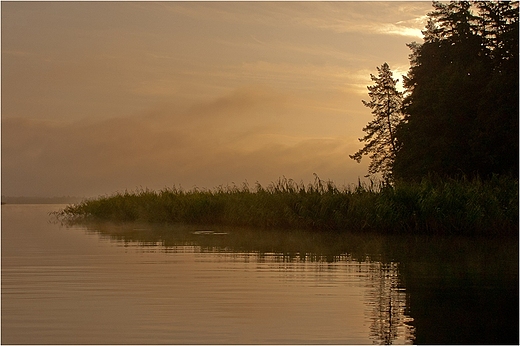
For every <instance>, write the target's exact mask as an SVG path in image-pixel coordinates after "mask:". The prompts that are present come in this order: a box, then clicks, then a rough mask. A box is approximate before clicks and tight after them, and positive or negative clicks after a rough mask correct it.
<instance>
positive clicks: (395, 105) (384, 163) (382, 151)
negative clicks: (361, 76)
mask: <svg viewBox="0 0 520 346" xmlns="http://www.w3.org/2000/svg"><path fill="white" fill-rule="evenodd" d="M377 71H378V76H374V75H373V74H371V75H370V78H372V81H374V82H375V85H372V86H369V87H367V88H368V91H369V93H368V95H369V96H370V101H369V102H367V101H364V100H363V104H364V105H365V106H366V107H369V108H370V109H372V114H373V115H374V119H373V120H372V121H371V122H369V123H368V124H367V126H365V127H364V128H363V131H365V132H366V133H367V134H366V135H365V137H363V138H360V139H359V141H360V142H366V144H365V146H364V147H363V148H362V149H360V150H359V151H358V152H356V153H355V154H354V155H350V158H352V159H354V160H356V161H357V162H360V161H361V158H362V157H363V155H368V154H370V159H371V162H370V165H369V167H368V172H369V173H370V174H375V173H378V172H381V173H382V174H383V179H384V180H389V179H390V178H391V175H392V164H393V161H394V156H395V153H396V152H397V149H398V148H397V143H396V139H395V128H396V126H397V125H398V124H399V123H400V122H401V121H402V115H401V107H402V98H403V95H402V93H401V92H399V91H397V89H396V83H397V82H398V80H394V79H393V78H392V71H391V70H390V67H389V66H388V64H387V63H386V62H385V63H384V64H383V65H381V67H378V68H377Z"/></svg>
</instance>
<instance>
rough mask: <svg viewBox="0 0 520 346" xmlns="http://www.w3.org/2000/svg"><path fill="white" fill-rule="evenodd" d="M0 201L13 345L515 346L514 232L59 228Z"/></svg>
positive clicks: (30, 209) (42, 212)
mask: <svg viewBox="0 0 520 346" xmlns="http://www.w3.org/2000/svg"><path fill="white" fill-rule="evenodd" d="M60 207H62V206H59V205H3V206H2V324H1V326H2V327H1V328H2V343H4V344H20V343H22V344H49V343H52V344H63V343H66V344H85V343H87V344H96V343H97V344H99V343H102V344H113V343H119V344H164V343H166V344H194V343H195V344H222V343H224V344H237V343H238V344H250V343H260V344H309V343H312V344H329V343H335V344H372V343H378V344H390V343H395V344H403V343H405V344H406V343H416V344H438V343H449V344H457V343H464V344H481V343H488V344H497V343H499V344H500V343H513V344H517V343H518V333H519V327H518V323H519V320H518V312H519V311H518V239H465V238H453V237H451V238H448V237H445V238H440V237H436V238H425V237H395V236H394V237H383V236H377V235H355V234H334V233H326V232H303V231H265V230H247V229H236V228H225V227H218V228H215V227H207V226H206V227H202V226H198V227H196V226H186V225H176V226H171V225H170V226H157V225H155V226H152V225H147V224H128V225H109V224H96V225H94V224H90V225H84V226H74V227H64V226H62V225H60V224H58V223H52V222H49V221H50V220H51V218H50V217H49V215H48V213H49V212H50V211H55V210H58V209H60Z"/></svg>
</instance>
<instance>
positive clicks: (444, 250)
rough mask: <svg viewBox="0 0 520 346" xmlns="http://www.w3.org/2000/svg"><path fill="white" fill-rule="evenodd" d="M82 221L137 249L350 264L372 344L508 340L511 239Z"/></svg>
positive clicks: (512, 301)
mask: <svg viewBox="0 0 520 346" xmlns="http://www.w3.org/2000/svg"><path fill="white" fill-rule="evenodd" d="M88 228H89V229H91V230H95V232H96V233H99V234H100V235H101V236H102V237H107V238H109V239H110V240H111V241H113V240H118V241H121V242H123V244H126V245H129V244H131V243H133V244H134V246H136V245H135V244H137V246H140V247H142V248H141V249H143V251H148V250H145V248H144V247H146V246H148V248H150V247H155V250H152V251H164V252H175V251H186V246H192V247H193V248H192V249H191V250H192V251H198V252H225V253H249V254H254V256H253V257H254V258H255V259H252V258H251V257H247V260H248V261H250V260H257V261H265V260H266V258H269V259H268V260H269V261H283V262H293V261H294V262H314V261H324V262H345V261H346V262H352V263H353V264H354V263H358V264H359V266H358V269H357V270H358V273H359V275H361V276H363V277H364V278H368V279H369V280H368V284H367V285H368V287H367V292H368V293H367V295H366V297H365V302H366V304H367V307H368V310H367V316H366V318H367V320H369V321H370V338H371V339H372V340H373V343H374V344H393V343H418V344H437V343H452V344H474V343H494V342H493V341H500V342H498V343H513V344H517V343H518V328H519V327H518V239H491V238H485V239H477V238H464V237H433V238H432V237H430V238H429V237H419V236H409V237H404V236H402V237H401V236H383V235H375V234H350V233H334V232H332V233H331V232H307V231H300V230H295V231H289V230H252V229H243V228H241V229H232V228H224V227H219V228H218V229H215V230H214V232H215V233H220V235H211V234H210V233H209V232H208V233H200V232H199V233H197V230H198V229H199V230H200V228H197V227H196V226H187V225H176V226H171V225H170V226H153V229H151V228H152V226H150V225H144V226H143V225H141V226H139V225H137V226H136V225H132V224H128V225H107V224H97V225H89V226H88ZM223 233H225V234H223ZM157 245H160V246H159V247H157ZM348 267H349V269H348V270H352V269H353V268H355V266H350V265H349V266H348ZM459 292H472V295H468V294H465V295H461V294H459ZM463 296H464V297H466V298H467V299H466V300H468V302H466V303H465V300H464V299H461V297H463ZM475 297H476V298H475ZM468 309H469V310H471V311H472V312H471V313H469V314H468ZM500 311H506V312H507V313H500ZM490 312H491V314H492V315H493V316H491V317H490ZM457 316H459V317H460V316H464V320H465V321H466V323H464V324H461V321H460V318H459V317H457ZM493 321H498V322H497V323H494V322H493ZM439 326H443V327H442V328H441V329H438V327H439ZM436 328H437V329H436Z"/></svg>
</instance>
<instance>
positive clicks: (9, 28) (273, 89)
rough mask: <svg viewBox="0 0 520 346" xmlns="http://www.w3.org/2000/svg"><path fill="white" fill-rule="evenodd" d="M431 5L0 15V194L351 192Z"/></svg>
mask: <svg viewBox="0 0 520 346" xmlns="http://www.w3.org/2000/svg"><path fill="white" fill-rule="evenodd" d="M431 9H432V8H431V2H395V1H387V2H349V1H346V2H2V3H1V30H2V35H1V48H2V53H1V59H2V61H1V62H2V70H1V82H2V95H1V96H2V97H1V111H2V122H1V126H2V127H1V144H2V150H1V154H2V157H1V164H2V195H4V196H38V197H51V196H80V197H96V196H99V195H110V194H112V193H115V192H122V191H125V190H128V191H134V190H136V189H141V188H143V189H146V188H147V189H153V190H160V189H163V188H169V187H173V186H176V187H182V188H183V189H185V190H190V189H193V188H195V187H197V188H199V189H205V188H206V189H212V188H215V187H218V186H228V185H229V186H232V185H233V184H235V185H237V186H239V187H240V186H242V185H243V184H244V183H247V184H249V185H250V186H251V187H254V186H255V184H256V183H257V182H258V183H260V184H261V185H263V186H267V185H268V184H269V183H271V182H275V181H277V180H278V179H279V178H282V177H286V178H288V179H293V180H295V181H296V182H303V183H304V184H307V183H310V182H312V181H314V174H317V175H318V176H319V178H320V179H322V180H332V181H333V182H334V183H335V184H336V185H337V186H338V187H342V186H348V185H350V184H353V183H357V181H358V179H359V178H361V179H362V180H363V179H364V178H363V177H364V176H365V175H366V174H367V167H368V164H369V161H370V159H369V158H368V157H365V158H363V160H362V161H361V163H357V162H355V161H354V160H352V159H350V158H349V156H348V155H349V154H354V153H355V152H356V151H357V150H358V149H360V148H361V147H362V146H363V143H361V142H360V141H359V140H358V138H360V137H362V136H363V135H364V132H363V131H362V128H363V127H364V126H365V125H366V124H367V123H368V122H369V121H370V120H371V119H372V117H373V116H372V114H371V110H370V109H369V108H367V107H365V106H363V104H362V102H361V100H363V99H364V100H369V97H368V94H367V92H368V91H367V86H369V85H372V84H373V82H372V81H371V79H370V74H377V70H376V67H378V66H381V65H382V64H383V63H385V62H387V63H388V64H389V65H390V68H391V70H392V71H393V72H394V78H399V79H400V80H402V78H401V75H402V74H405V73H406V71H407V70H408V68H409V60H408V56H409V54H410V50H409V49H408V47H406V44H407V43H410V42H413V41H417V42H422V34H421V29H423V28H424V25H425V18H426V14H427V13H428V12H429V11H430V10H431Z"/></svg>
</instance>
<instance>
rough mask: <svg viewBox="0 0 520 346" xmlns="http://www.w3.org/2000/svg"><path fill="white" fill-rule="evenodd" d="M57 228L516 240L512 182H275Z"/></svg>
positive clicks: (73, 217) (64, 214)
mask: <svg viewBox="0 0 520 346" xmlns="http://www.w3.org/2000/svg"><path fill="white" fill-rule="evenodd" d="M58 217H59V218H61V219H62V220H64V221H70V222H81V221H85V220H106V221H118V222H127V221H144V222H158V223H188V224H201V225H208V224H213V225H230V226H252V227H260V228H271V229H272V228H299V229H315V230H348V231H376V232H385V233H412V234H421V233H427V234H486V235H493V234H513V235H515V234H517V233H518V180H517V179H512V178H507V177H498V176H496V177H494V178H493V179H490V180H488V181H481V180H479V179H474V180H467V179H462V180H445V179H440V178H438V177H437V178H435V177H429V178H425V179H423V180H422V181H421V183H399V182H397V183H395V184H394V185H393V186H392V185H388V184H384V183H374V182H372V183H371V184H368V185H367V184H361V183H359V184H358V185H356V186H350V187H345V188H343V189H341V190H340V189H338V188H337V187H336V186H335V185H334V184H333V183H332V182H330V181H326V182H325V181H322V180H320V179H319V178H316V181H315V182H314V183H313V184H309V185H307V186H305V185H304V184H303V183H299V184H298V183H296V182H294V181H293V180H291V179H286V178H283V179H280V180H279V181H278V182H276V183H272V184H270V185H269V186H268V187H266V188H264V187H262V186H261V185H260V184H257V185H256V187H255V188H254V189H251V188H250V187H249V186H248V185H247V184H244V185H243V186H242V187H241V188H239V187H237V186H232V187H229V186H228V187H222V186H221V187H218V188H216V189H214V190H203V191H200V190H198V189H194V190H191V191H183V190H182V189H177V188H175V187H174V188H171V189H164V190H161V191H158V192H156V191H150V190H138V191H136V192H133V193H129V192H126V191H125V192H124V193H116V194H114V195H112V196H102V197H99V198H97V199H91V200H85V201H83V202H81V203H79V204H76V205H69V206H67V207H66V208H65V209H63V210H61V211H60V212H59V213H58Z"/></svg>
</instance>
